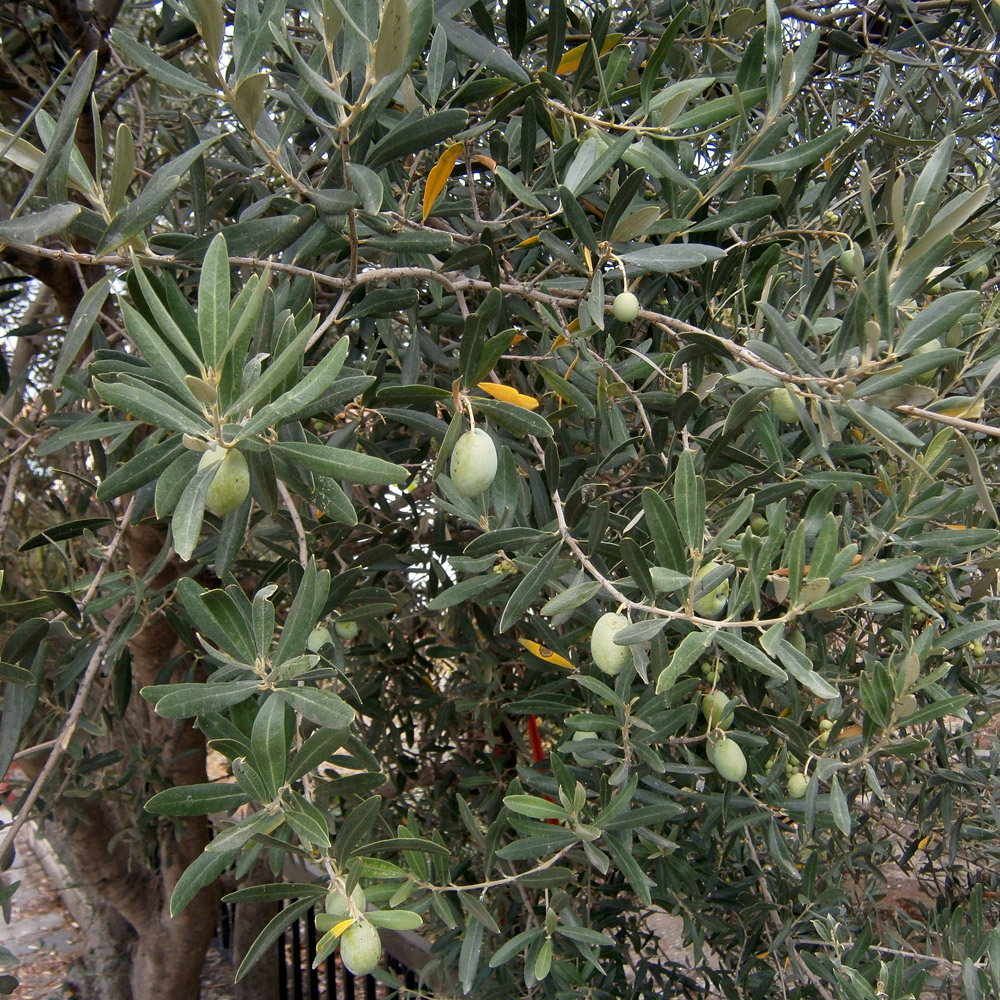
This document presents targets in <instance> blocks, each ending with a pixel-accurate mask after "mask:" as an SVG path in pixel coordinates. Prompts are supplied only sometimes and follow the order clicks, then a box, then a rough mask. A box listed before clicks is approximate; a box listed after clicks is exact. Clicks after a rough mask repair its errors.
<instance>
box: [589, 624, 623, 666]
mask: <svg viewBox="0 0 1000 1000" xmlns="http://www.w3.org/2000/svg"><path fill="white" fill-rule="evenodd" d="M628 623H629V621H628V619H627V618H626V617H625V616H624V615H619V614H615V612H614V611H609V612H608V613H607V614H604V615H601V617H600V618H598V619H597V624H596V625H595V626H594V631H593V632H592V633H591V634H590V655H591V656H592V657H593V658H594V663H596V664H597V666H598V668H599V669H600V670H603V671H604V673H606V674H611V675H614V674H620V673H621V672H622V671H623V670H624V669H625V667H626V666H627V665H628V664H629V663H630V662H631V660H632V650H631V649H629V647H628V646H618V645H616V644H615V636H616V635H617V634H618V633H619V632H620V631H621V630H622V629H623V628H625V626H626V625H628Z"/></svg>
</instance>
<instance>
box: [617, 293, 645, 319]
mask: <svg viewBox="0 0 1000 1000" xmlns="http://www.w3.org/2000/svg"><path fill="white" fill-rule="evenodd" d="M611 311H612V312H613V313H614V314H615V319H616V320H618V321H619V322H620V323H634V322H635V320H636V317H637V316H638V315H639V300H638V299H637V298H636V297H635V296H634V295H633V294H632V293H631V292H619V293H618V294H617V295H616V296H615V301H614V302H613V303H612V305H611Z"/></svg>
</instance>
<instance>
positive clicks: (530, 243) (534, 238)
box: [518, 233, 538, 247]
mask: <svg viewBox="0 0 1000 1000" xmlns="http://www.w3.org/2000/svg"><path fill="white" fill-rule="evenodd" d="M537 242H538V234H537V233H535V235H534V236H529V237H528V238H527V239H526V240H521V242H520V243H518V246H519V247H533V246H534V245H535V244H536V243H537Z"/></svg>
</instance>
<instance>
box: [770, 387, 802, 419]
mask: <svg viewBox="0 0 1000 1000" xmlns="http://www.w3.org/2000/svg"><path fill="white" fill-rule="evenodd" d="M768 399H769V400H770V401H771V409H772V410H773V411H774V415H775V416H776V417H777V418H778V419H779V420H780V421H782V423H786V424H794V423H796V422H797V421H798V419H799V409H798V407H797V406H796V405H795V398H794V397H793V396H792V390H791V389H772V390H771V393H770V395H769V396H768Z"/></svg>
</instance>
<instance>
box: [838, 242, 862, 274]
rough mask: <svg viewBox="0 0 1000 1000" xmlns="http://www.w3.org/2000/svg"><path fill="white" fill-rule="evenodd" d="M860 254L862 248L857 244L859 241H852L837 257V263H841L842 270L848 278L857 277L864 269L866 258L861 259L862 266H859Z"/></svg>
mask: <svg viewBox="0 0 1000 1000" xmlns="http://www.w3.org/2000/svg"><path fill="white" fill-rule="evenodd" d="M860 256H861V248H860V247H859V246H858V245H857V243H852V244H851V245H850V246H849V247H847V249H846V250H844V251H843V252H842V253H841V254H840V257H839V258H838V259H837V263H839V264H840V269H841V271H843V272H844V274H845V275H847V277H848V278H856V277H857V276H858V275H859V274H860V273H861V271H862V270H863V267H864V258H862V260H861V267H859V266H858V257H860Z"/></svg>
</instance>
